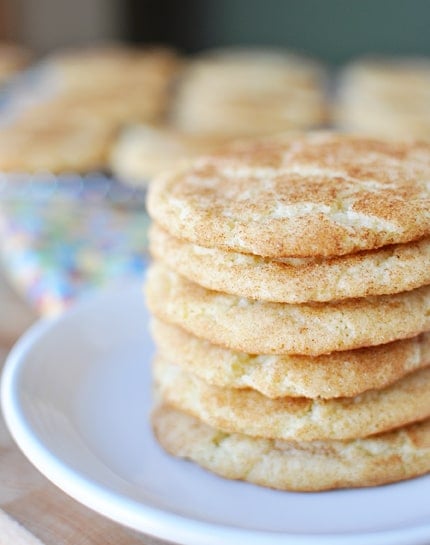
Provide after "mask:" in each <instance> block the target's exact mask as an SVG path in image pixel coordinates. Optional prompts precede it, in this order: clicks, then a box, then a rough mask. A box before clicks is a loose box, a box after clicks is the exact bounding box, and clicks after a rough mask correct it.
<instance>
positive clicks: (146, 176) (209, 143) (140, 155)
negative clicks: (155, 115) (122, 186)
mask: <svg viewBox="0 0 430 545" xmlns="http://www.w3.org/2000/svg"><path fill="white" fill-rule="evenodd" d="M223 144H225V139H223V138H216V137H211V136H201V135H195V134H187V133H184V132H180V131H177V130H174V129H173V128H171V127H168V126H164V127H163V126H154V125H144V124H141V125H133V126H130V127H128V128H127V129H126V130H124V131H123V132H122V134H121V135H120V137H119V138H118V140H117V142H116V143H115V146H114V148H113V150H112V153H111V160H110V163H111V168H112V170H113V172H114V174H115V175H116V176H117V177H118V178H120V179H121V180H122V181H124V182H126V183H129V184H131V185H145V184H146V183H148V182H149V180H150V179H152V178H153V177H154V176H155V175H157V174H159V173H160V172H162V171H164V170H168V169H170V168H173V167H174V166H176V165H177V164H178V163H179V162H180V161H182V160H185V159H190V158H192V157H195V156H198V155H204V154H205V153H209V152H210V151H213V150H214V149H215V148H217V147H219V146H221V145H223Z"/></svg>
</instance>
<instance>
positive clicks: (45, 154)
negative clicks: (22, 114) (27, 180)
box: [0, 116, 114, 174]
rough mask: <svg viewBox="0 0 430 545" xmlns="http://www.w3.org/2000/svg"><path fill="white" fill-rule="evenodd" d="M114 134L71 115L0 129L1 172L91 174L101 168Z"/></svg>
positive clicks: (102, 126)
mask: <svg viewBox="0 0 430 545" xmlns="http://www.w3.org/2000/svg"><path fill="white" fill-rule="evenodd" d="M113 136H114V131H113V129H112V128H111V127H110V126H109V125H107V124H106V123H100V122H97V121H95V120H87V121H86V122H85V123H83V122H82V121H81V120H79V119H73V118H72V117H70V116H65V117H64V118H60V117H51V118H49V117H48V118H43V117H39V118H37V117H35V118H32V119H23V120H18V121H16V122H15V123H13V124H11V125H8V126H6V127H2V128H0V171H2V172H21V173H35V172H50V173H53V174H57V173H61V172H77V173H83V172H90V171H94V170H102V169H104V167H105V165H106V163H107V156H108V153H109V150H110V146H111V143H112V140H113Z"/></svg>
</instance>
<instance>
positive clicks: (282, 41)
mask: <svg viewBox="0 0 430 545" xmlns="http://www.w3.org/2000/svg"><path fill="white" fill-rule="evenodd" d="M201 3H202V4H203V5H204V6H205V10H204V11H203V13H204V28H202V29H201V31H202V30H203V32H201V36H200V39H201V41H202V45H203V46H212V45H228V44H231V43H240V44H252V43H257V44H267V45H283V46H291V47H294V48H296V49H299V50H304V51H306V52H308V53H310V54H314V55H316V56H319V57H322V58H323V59H325V60H326V61H329V62H333V63H340V62H344V61H346V60H348V59H350V58H351V57H354V56H356V55H362V54H369V53H370V54H372V53H381V54H404V55H407V54H421V55H429V56H430V1H429V0H319V1H318V0H207V1H205V0H203V1H202V2H201Z"/></svg>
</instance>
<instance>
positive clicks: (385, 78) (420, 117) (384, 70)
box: [336, 57, 430, 139]
mask: <svg viewBox="0 0 430 545" xmlns="http://www.w3.org/2000/svg"><path fill="white" fill-rule="evenodd" d="M338 95H339V96H338V105H337V107H336V110H337V118H338V122H339V123H340V125H341V126H342V127H344V128H346V129H347V130H351V131H354V132H357V131H360V132H363V133H366V134H371V135H376V136H383V137H389V138H393V137H394V138H405V136H409V137H415V138H426V139H429V138H430V106H429V104H430V61H429V59H425V58H412V57H410V58H379V59H363V60H358V61H355V62H354V63H351V64H350V65H349V66H347V67H346V68H344V70H343V71H342V73H341V76H340V81H339V92H338Z"/></svg>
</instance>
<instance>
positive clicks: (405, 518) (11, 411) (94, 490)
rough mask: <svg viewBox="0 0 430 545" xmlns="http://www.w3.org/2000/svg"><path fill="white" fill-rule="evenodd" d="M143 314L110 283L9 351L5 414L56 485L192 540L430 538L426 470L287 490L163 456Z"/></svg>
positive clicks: (256, 542) (225, 544)
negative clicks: (154, 420) (398, 478)
mask: <svg viewBox="0 0 430 545" xmlns="http://www.w3.org/2000/svg"><path fill="white" fill-rule="evenodd" d="M147 322H148V314H147V312H146V310H145V308H144V305H143V300H142V294H141V289H140V286H132V287H128V288H124V289H122V290H118V289H115V290H110V291H108V292H105V293H102V294H99V295H97V296H95V297H94V298H91V299H87V300H86V301H84V302H82V303H80V304H79V305H77V306H75V307H74V308H73V309H72V310H71V311H68V312H67V313H66V314H64V315H63V316H62V317H61V318H59V319H58V320H57V321H48V322H40V323H39V324H37V325H36V326H35V327H33V328H32V329H30V331H29V332H28V333H27V334H26V335H24V337H23V338H22V339H21V341H20V342H19V343H18V344H17V346H16V347H15V349H14V350H13V352H12V354H11V355H10V357H9V359H8V362H7V364H6V368H5V371H4V375H3V381H2V402H3V409H4V414H5V417H6V421H7V423H8V426H9V428H10V430H11V432H12V434H13V435H14V437H15V439H16V441H17V443H18V445H19V446H20V447H21V449H22V450H23V451H24V453H25V454H26V455H27V457H28V458H29V459H30V460H31V461H32V462H33V463H34V465H35V466H37V467H38V468H39V470H40V471H41V472H42V473H44V474H45V475H46V476H47V477H48V478H49V479H51V480H52V481H53V482H54V483H55V484H56V485H58V486H59V487H60V488H62V489H63V490H64V491H65V492H67V493H68V494H70V495H71V496H73V497H74V498H75V499H77V500H78V501H80V502H82V503H83V504H85V505H87V506H88V507H90V508H92V509H94V510H95V511H98V512H99V513H102V514H103V515H105V516H107V517H110V518H111V519H114V520H116V521H118V522H120V523H123V524H125V525H127V526H130V527H132V528H135V529H137V530H140V531H142V532H144V533H147V534H151V535H153V536H157V537H161V538H164V539H170V540H172V541H176V542H178V543H183V544H189V545H215V544H217V545H221V544H222V545H238V544H239V543H246V544H247V545H263V544H264V545H275V544H281V543H282V544H284V545H285V544H292V543H294V544H317V543H318V544H325V543H330V544H333V543H342V544H346V543H348V544H356V543H360V544H362V543H365V544H366V545H371V544H378V545H382V544H390V545H396V544H407V545H412V544H424V543H430V476H427V477H422V478H418V479H413V480H410V481H407V482H404V483H398V484H394V485H389V486H383V487H378V488H368V489H361V490H341V491H335V492H324V493H318V494H310V493H307V494H300V493H287V492H277V491H273V490H267V489H264V488H259V487H257V486H253V485H250V484H246V483H242V482H234V481H227V480H224V479H221V478H218V477H216V476H214V475H212V474H210V473H207V472H206V471H204V470H202V469H200V468H199V467H197V466H196V465H193V464H191V463H189V462H185V461H181V460H177V459H174V458H171V457H169V456H168V455H166V454H165V453H164V452H163V451H162V450H161V449H160V448H159V447H158V445H157V444H156V443H155V441H154V439H153V437H152V435H151V430H150V426H149V424H148V412H149V410H150V406H151V400H150V378H149V365H150V357H151V353H152V352H153V346H152V343H151V340H150V338H149V334H148V331H147Z"/></svg>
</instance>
